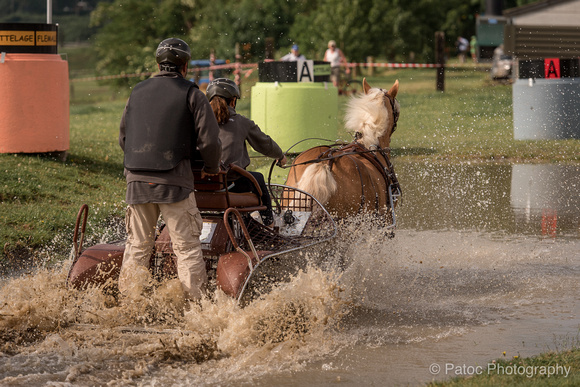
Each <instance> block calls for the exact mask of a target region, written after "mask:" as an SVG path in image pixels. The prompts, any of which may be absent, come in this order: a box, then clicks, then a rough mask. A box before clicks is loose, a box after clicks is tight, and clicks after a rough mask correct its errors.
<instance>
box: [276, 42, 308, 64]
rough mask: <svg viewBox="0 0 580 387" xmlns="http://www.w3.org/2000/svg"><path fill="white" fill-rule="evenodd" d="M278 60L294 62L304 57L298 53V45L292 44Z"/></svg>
mask: <svg viewBox="0 0 580 387" xmlns="http://www.w3.org/2000/svg"><path fill="white" fill-rule="evenodd" d="M280 60H281V61H283V62H296V61H297V60H306V58H305V57H304V55H302V54H301V53H300V47H298V45H297V44H293V45H292V49H291V50H290V52H289V53H288V54H286V55H284V56H283V57H282V58H281V59H280Z"/></svg>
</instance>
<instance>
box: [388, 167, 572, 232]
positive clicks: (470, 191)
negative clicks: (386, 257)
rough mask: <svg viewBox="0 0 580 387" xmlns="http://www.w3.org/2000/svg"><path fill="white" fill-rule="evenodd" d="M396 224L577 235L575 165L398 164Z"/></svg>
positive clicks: (419, 227) (409, 226) (428, 227)
mask: <svg viewBox="0 0 580 387" xmlns="http://www.w3.org/2000/svg"><path fill="white" fill-rule="evenodd" d="M397 173H398V175H399V180H400V182H401V186H402V187H403V189H404V192H403V205H402V206H401V208H400V211H399V213H398V219H399V220H400V223H399V224H400V226H401V227H403V228H413V229H420V230H424V229H435V230H442V229H452V230H465V229H467V230H481V231H492V232H502V233H508V234H527V235H550V236H556V235H559V236H571V237H578V236H579V232H580V193H579V192H580V167H579V166H562V165H508V164H499V165H498V164H479V163H476V164H472V163H465V164H459V165H457V164H444V163H437V164H411V163H398V164H397Z"/></svg>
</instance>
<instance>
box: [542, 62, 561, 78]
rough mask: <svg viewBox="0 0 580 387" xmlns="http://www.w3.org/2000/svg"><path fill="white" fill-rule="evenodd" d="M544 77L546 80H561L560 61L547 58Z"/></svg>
mask: <svg viewBox="0 0 580 387" xmlns="http://www.w3.org/2000/svg"><path fill="white" fill-rule="evenodd" d="M544 77H545V78H560V59H559V58H546V59H544Z"/></svg>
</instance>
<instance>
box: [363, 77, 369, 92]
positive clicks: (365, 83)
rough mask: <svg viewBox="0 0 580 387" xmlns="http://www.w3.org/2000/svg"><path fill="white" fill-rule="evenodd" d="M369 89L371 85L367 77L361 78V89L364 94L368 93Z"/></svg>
mask: <svg viewBox="0 0 580 387" xmlns="http://www.w3.org/2000/svg"><path fill="white" fill-rule="evenodd" d="M370 89H371V87H370V86H369V84H368V83H367V79H366V78H363V90H364V92H365V94H368V93H369V90H370Z"/></svg>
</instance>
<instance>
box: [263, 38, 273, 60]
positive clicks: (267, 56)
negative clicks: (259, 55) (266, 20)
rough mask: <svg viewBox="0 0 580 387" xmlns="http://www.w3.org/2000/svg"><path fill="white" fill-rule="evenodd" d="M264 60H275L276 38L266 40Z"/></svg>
mask: <svg viewBox="0 0 580 387" xmlns="http://www.w3.org/2000/svg"><path fill="white" fill-rule="evenodd" d="M264 59H269V60H274V38H266V52H265V55H264Z"/></svg>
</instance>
